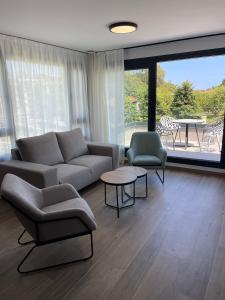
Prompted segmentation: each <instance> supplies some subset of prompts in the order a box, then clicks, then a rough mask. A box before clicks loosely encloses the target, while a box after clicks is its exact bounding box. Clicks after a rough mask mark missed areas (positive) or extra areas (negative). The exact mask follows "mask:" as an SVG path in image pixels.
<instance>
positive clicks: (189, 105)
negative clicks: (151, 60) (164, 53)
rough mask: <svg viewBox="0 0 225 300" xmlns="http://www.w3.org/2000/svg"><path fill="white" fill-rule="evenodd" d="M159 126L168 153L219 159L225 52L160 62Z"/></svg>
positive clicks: (224, 91) (158, 85) (223, 102)
mask: <svg viewBox="0 0 225 300" xmlns="http://www.w3.org/2000/svg"><path fill="white" fill-rule="evenodd" d="M157 73H158V78H157V100H156V101H157V106H156V120H157V125H158V126H157V128H159V126H160V125H161V131H160V128H159V131H160V134H161V138H162V141H163V143H164V145H165V147H166V148H167V151H168V155H170V156H173V157H184V158H194V159H201V160H211V161H218V162H219V161H220V153H221V147H222V135H223V119H224V110H225V56H211V57H204V58H194V59H184V60H175V61H169V62H162V63H158V64H157Z"/></svg>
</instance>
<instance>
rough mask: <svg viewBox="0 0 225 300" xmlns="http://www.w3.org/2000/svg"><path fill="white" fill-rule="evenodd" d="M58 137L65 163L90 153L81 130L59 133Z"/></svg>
mask: <svg viewBox="0 0 225 300" xmlns="http://www.w3.org/2000/svg"><path fill="white" fill-rule="evenodd" d="M56 136H57V139H58V143H59V147H60V149H61V151H62V155H63V157H64V160H65V162H68V161H69V160H71V159H72V158H75V157H78V156H80V155H84V154H87V153H88V147H87V144H86V142H85V140H84V137H83V135H82V132H81V129H80V128H76V129H74V130H71V131H65V132H57V133H56Z"/></svg>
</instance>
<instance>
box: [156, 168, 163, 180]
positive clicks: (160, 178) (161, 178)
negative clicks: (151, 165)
mask: <svg viewBox="0 0 225 300" xmlns="http://www.w3.org/2000/svg"><path fill="white" fill-rule="evenodd" d="M155 172H156V175H157V176H158V178H159V180H160V181H161V183H164V179H165V168H163V171H162V172H163V174H162V177H161V176H160V175H159V173H158V171H157V170H155Z"/></svg>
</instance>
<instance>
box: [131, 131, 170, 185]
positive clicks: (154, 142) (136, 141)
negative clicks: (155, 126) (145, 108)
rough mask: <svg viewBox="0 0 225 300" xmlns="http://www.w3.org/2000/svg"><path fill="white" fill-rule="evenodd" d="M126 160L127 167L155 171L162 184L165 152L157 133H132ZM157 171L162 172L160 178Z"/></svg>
mask: <svg viewBox="0 0 225 300" xmlns="http://www.w3.org/2000/svg"><path fill="white" fill-rule="evenodd" d="M127 158H128V163H129V165H133V166H140V167H145V168H147V169H155V171H156V174H157V176H158V177H159V179H160V181H161V182H162V183H164V172H165V163H166V158H167V152H166V150H165V149H164V148H163V146H162V143H161V141H160V137H159V134H158V133H157V132H135V133H133V135H132V138H131V143H130V149H129V150H128V151H127ZM159 169H161V170H162V171H163V176H162V178H161V177H160V175H159V173H158V171H157V170H159Z"/></svg>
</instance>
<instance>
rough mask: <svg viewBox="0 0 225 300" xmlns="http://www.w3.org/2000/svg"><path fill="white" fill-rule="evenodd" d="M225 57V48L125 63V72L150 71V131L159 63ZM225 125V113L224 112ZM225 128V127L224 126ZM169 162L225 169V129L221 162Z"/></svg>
mask: <svg viewBox="0 0 225 300" xmlns="http://www.w3.org/2000/svg"><path fill="white" fill-rule="evenodd" d="M218 55H225V48H217V49H207V50H197V51H191V52H182V53H174V54H166V55H160V56H152V57H143V58H136V59H129V60H125V61H124V70H125V71H128V70H137V69H141V68H146V69H148V72H149V82H148V131H154V130H155V125H156V89H157V63H160V62H169V61H174V60H182V59H190V58H203V57H210V56H218ZM224 124H225V112H224ZM224 127H225V126H224ZM167 161H168V162H172V163H179V164H188V165H195V166H203V167H212V168H219V169H225V128H224V129H223V138H222V149H221V157H220V161H219V162H217V161H212V160H203V159H195V158H183V157H172V156H168V159H167Z"/></svg>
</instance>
